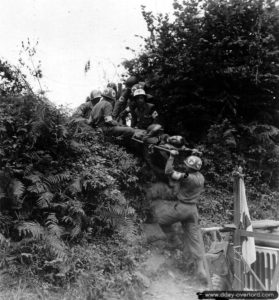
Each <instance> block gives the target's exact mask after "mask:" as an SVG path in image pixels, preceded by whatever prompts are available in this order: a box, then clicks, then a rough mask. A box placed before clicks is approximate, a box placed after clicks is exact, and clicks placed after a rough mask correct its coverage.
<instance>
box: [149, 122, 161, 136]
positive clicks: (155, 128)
mask: <svg viewBox="0 0 279 300" xmlns="http://www.w3.org/2000/svg"><path fill="white" fill-rule="evenodd" d="M146 131H147V134H148V135H149V136H158V135H160V134H162V133H163V132H164V128H163V126H162V125H160V124H151V125H149V126H148V127H147V130H146Z"/></svg>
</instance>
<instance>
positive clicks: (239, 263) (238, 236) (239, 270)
mask: <svg viewBox="0 0 279 300" xmlns="http://www.w3.org/2000/svg"><path fill="white" fill-rule="evenodd" d="M241 173H242V170H241V169H240V168H239V169H238V170H237V172H235V176H234V224H235V230H234V249H235V252H236V253H238V254H239V255H240V257H242V255H241V254H242V253H241V246H242V241H243V238H244V237H254V238H256V237H258V238H261V239H265V240H269V241H270V240H271V241H279V236H276V235H273V234H265V233H258V232H250V231H246V230H243V229H241V228H240V193H239V186H240V180H243V175H242V174H241ZM238 249H239V250H240V251H238ZM244 264H246V262H245V260H244V259H243V257H242V259H234V276H235V280H234V286H233V288H234V289H235V290H243V288H244V273H243V271H244ZM249 269H250V270H251V268H249ZM251 273H252V274H253V276H254V277H255V278H256V280H257V281H260V279H259V278H258V276H257V275H256V274H255V273H254V272H251ZM278 283H279V259H278V262H277V265H276V267H275V272H274V275H273V278H272V283H271V290H273V291H275V290H276V287H277V285H278ZM260 286H261V287H262V288H263V289H265V286H264V284H263V283H262V282H260Z"/></svg>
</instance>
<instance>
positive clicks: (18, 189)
mask: <svg viewBox="0 0 279 300" xmlns="http://www.w3.org/2000/svg"><path fill="white" fill-rule="evenodd" d="M11 186H12V193H13V196H15V197H16V198H18V199H19V198H21V197H22V195H23V193H24V191H25V187H24V185H23V183H22V182H21V181H19V180H17V179H13V180H12V182H11Z"/></svg>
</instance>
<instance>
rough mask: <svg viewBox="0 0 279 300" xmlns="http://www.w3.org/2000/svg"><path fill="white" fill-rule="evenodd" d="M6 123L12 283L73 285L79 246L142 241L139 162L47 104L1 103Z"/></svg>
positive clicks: (1, 226) (4, 176) (5, 212)
mask: <svg viewBox="0 0 279 300" xmlns="http://www.w3.org/2000/svg"><path fill="white" fill-rule="evenodd" d="M0 116H1V118H0V135H1V136H0V137H1V145H2V148H1V153H0V168H1V169H0V206H1V214H0V249H1V251H0V253H1V255H0V263H1V266H2V267H5V268H6V269H7V270H8V272H9V274H10V275H14V276H21V275H20V274H23V273H24V272H27V271H26V270H28V272H30V275H32V276H33V277H34V276H35V277H34V278H36V277H38V278H41V279H43V280H46V281H48V282H50V283H51V284H60V285H65V284H67V283H68V282H70V281H72V280H73V279H74V280H77V279H78V277H79V276H78V275H79V274H80V273H79V272H77V271H76V269H75V265H76V262H75V259H74V258H73V257H72V254H71V253H72V251H73V249H74V248H72V247H73V245H75V244H76V243H77V242H81V241H84V242H85V241H89V242H90V241H92V242H93V240H94V238H95V237H96V236H100V235H104V236H108V237H112V235H113V234H114V236H119V237H120V238H119V239H120V240H123V243H124V240H127V243H128V244H129V243H132V242H133V241H134V240H135V239H136V234H137V230H138V229H137V222H138V217H137V214H136V211H135V208H134V207H138V208H139V207H140V204H139V203H140V195H141V193H140V190H139V187H138V177H137V173H138V171H139V166H138V163H137V160H136V159H135V158H133V156H132V155H131V154H128V153H127V152H126V151H124V149H122V148H121V147H119V146H117V145H113V144H111V143H109V142H108V141H104V139H103V136H102V134H100V132H98V131H95V130H93V129H92V128H91V127H89V126H87V125H85V124H84V123H83V122H81V120H78V119H71V118H69V117H68V116H67V113H65V112H64V111H62V110H59V109H57V108H55V107H54V106H53V105H52V104H51V103H50V102H49V101H48V100H47V99H43V98H38V97H34V96H33V95H26V96H17V97H14V96H10V97H1V99H0ZM133 194H137V195H138V197H133V196H132V195H133ZM137 201H139V202H137ZM114 239H115V237H114V238H112V240H114ZM79 253H80V252H79ZM80 255H81V253H80ZM76 259H77V258H76ZM119 259H120V258H119ZM104 261H106V260H104ZM91 264H92V266H93V265H94V262H93V261H91ZM68 266H70V269H69V268H68ZM100 268H101V267H100ZM32 276H31V277H32ZM111 276H112V275H111ZM125 276H126V275H125ZM129 276H130V275H129ZM33 277H32V278H33ZM96 280H97V278H96ZM106 280H107V279H106V277H104V278H103V285H102V286H103V287H102V288H103V289H105V287H106ZM127 280H128V279H127ZM129 280H132V279H129ZM92 284H93V283H92ZM94 284H95V283H94ZM93 286H94V285H93ZM119 288H120V286H119Z"/></svg>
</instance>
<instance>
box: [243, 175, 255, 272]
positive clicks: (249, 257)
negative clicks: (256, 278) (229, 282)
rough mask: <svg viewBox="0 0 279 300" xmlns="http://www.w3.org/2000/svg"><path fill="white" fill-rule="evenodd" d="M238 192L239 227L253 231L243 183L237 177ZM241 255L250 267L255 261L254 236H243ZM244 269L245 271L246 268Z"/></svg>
mask: <svg viewBox="0 0 279 300" xmlns="http://www.w3.org/2000/svg"><path fill="white" fill-rule="evenodd" d="M239 194H240V228H241V229H243V230H246V231H251V232H253V227H252V223H251V219H250V214H249V209H248V205H247V199H246V192H245V185H244V181H243V179H242V178H240V179H239ZM242 256H243V258H244V259H245V261H246V263H247V264H248V265H249V266H250V267H251V264H252V263H253V262H255V261H256V247H255V239H254V237H243V242H242ZM244 270H245V271H246V272H247V271H248V270H246V268H244Z"/></svg>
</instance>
